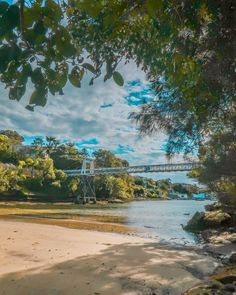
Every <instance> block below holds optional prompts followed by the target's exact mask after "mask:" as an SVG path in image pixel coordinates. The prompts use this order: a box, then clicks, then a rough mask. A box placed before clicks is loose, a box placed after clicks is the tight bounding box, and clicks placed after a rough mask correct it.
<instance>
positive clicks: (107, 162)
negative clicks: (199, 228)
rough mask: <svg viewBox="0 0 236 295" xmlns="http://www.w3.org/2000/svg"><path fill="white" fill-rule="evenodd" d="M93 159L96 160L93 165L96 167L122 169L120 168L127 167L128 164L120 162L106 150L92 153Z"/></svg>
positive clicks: (120, 160)
mask: <svg viewBox="0 0 236 295" xmlns="http://www.w3.org/2000/svg"><path fill="white" fill-rule="evenodd" d="M93 155H94V157H95V158H96V160H95V163H96V167H122V166H126V167H127V166H129V163H128V162H127V161H126V160H122V159H120V158H118V157H116V156H115V155H113V154H112V152H110V151H107V150H102V149H100V150H98V151H96V152H94V153H93Z"/></svg>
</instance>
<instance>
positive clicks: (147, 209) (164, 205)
mask: <svg viewBox="0 0 236 295" xmlns="http://www.w3.org/2000/svg"><path fill="white" fill-rule="evenodd" d="M210 203H212V201H192V200H180V201H178V200H171V201H138V202H136V201H134V202H131V203H129V204H127V205H125V206H121V207H120V208H116V209H114V211H115V212H116V214H121V215H124V216H126V217H127V222H126V223H127V224H128V225H129V226H131V227H136V228H139V229H140V230H141V231H142V233H141V235H142V236H149V237H152V238H157V239H159V240H162V241H163V242H172V243H177V244H195V243H196V242H197V240H196V236H195V235H194V234H191V233H189V232H186V231H184V230H183V228H182V226H181V225H182V224H183V225H185V224H186V223H187V222H188V220H189V219H190V218H191V217H192V216H193V214H194V213H195V212H196V211H205V210H204V206H205V205H206V204H210ZM112 211H113V210H112ZM114 211H113V212H114ZM115 212H114V213H115Z"/></svg>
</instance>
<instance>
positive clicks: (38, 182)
mask: <svg viewBox="0 0 236 295" xmlns="http://www.w3.org/2000/svg"><path fill="white" fill-rule="evenodd" d="M23 142H24V138H23V137H22V136H21V135H19V134H18V133H17V132H16V131H12V130H2V131H0V196H4V197H5V198H9V200H10V199H11V197H14V198H15V199H18V200H20V199H22V198H23V199H24V198H28V199H30V198H31V199H39V200H45V201H46V200H60V199H61V200H65V201H66V200H68V201H73V200H75V199H76V198H75V197H76V194H77V191H78V187H79V184H80V178H79V177H68V176H67V175H66V174H65V173H64V171H63V170H67V169H80V168H81V166H82V161H83V158H84V157H86V156H88V151H87V150H86V149H78V148H77V147H76V145H75V144H74V143H70V142H67V143H61V142H60V141H59V140H58V139H56V138H55V137H52V136H46V137H45V138H42V137H35V139H34V140H33V142H32V143H31V144H30V145H24V144H23ZM93 156H94V158H95V165H96V167H122V166H128V165H129V163H128V162H127V161H126V160H123V159H120V158H118V157H117V156H115V155H113V154H112V153H111V152H110V151H107V150H102V149H99V150H97V151H95V152H94V153H93ZM173 189H174V190H176V191H179V192H181V193H183V192H184V193H193V192H197V188H196V187H194V186H192V187H191V186H190V187H189V191H188V190H186V188H184V187H182V186H181V185H179V186H174V185H173V184H172V183H171V182H170V180H168V179H166V180H159V181H155V180H152V179H147V178H143V177H134V176H130V175H127V174H124V175H119V176H116V175H109V176H104V175H100V176H96V177H95V192H96V196H97V198H98V199H132V198H138V197H139V198H140V197H142V198H167V197H168V192H169V191H171V190H173ZM181 189H182V190H181Z"/></svg>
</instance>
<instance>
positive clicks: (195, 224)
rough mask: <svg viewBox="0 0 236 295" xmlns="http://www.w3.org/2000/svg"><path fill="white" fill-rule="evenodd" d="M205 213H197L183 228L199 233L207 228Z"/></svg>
mask: <svg viewBox="0 0 236 295" xmlns="http://www.w3.org/2000/svg"><path fill="white" fill-rule="evenodd" d="M204 217H205V213H204V212H196V213H195V214H194V215H193V217H192V218H191V219H190V220H189V221H188V223H187V225H185V226H184V227H183V228H184V230H187V231H192V232H198V231H201V230H203V229H204V228H205V223H204Z"/></svg>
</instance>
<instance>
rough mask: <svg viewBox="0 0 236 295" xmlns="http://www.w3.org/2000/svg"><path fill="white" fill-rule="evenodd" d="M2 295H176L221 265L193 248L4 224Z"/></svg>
mask: <svg viewBox="0 0 236 295" xmlns="http://www.w3.org/2000/svg"><path fill="white" fill-rule="evenodd" d="M0 261H1V264H0V295H3V294H5V295H31V294H32V295H42V294H44V295H47V294H48V295H54V294H55V295H64V294H66V295H74V294H76V295H111V294H112V295H121V294H122V295H146V294H147V295H154V294H165V295H167V294H170V295H171V294H173V295H178V294H181V293H182V292H183V291H185V290H186V289H188V288H189V287H192V286H194V285H195V284H198V283H200V282H201V281H202V280H203V279H204V278H206V277H207V276H208V275H209V274H211V273H212V272H213V271H214V269H215V267H216V266H217V262H216V260H215V259H214V258H212V257H209V256H207V255H203V254H202V253H200V251H196V250H194V249H191V248H187V247H182V248H177V247H173V246H167V245H161V244H158V243H157V242H155V241H152V240H150V239H142V238H139V237H134V236H128V235H121V234H114V233H105V232H97V231H91V230H90V231H88V230H78V229H71V228H65V227H60V226H57V225H46V224H35V223H26V222H22V221H13V220H0Z"/></svg>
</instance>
